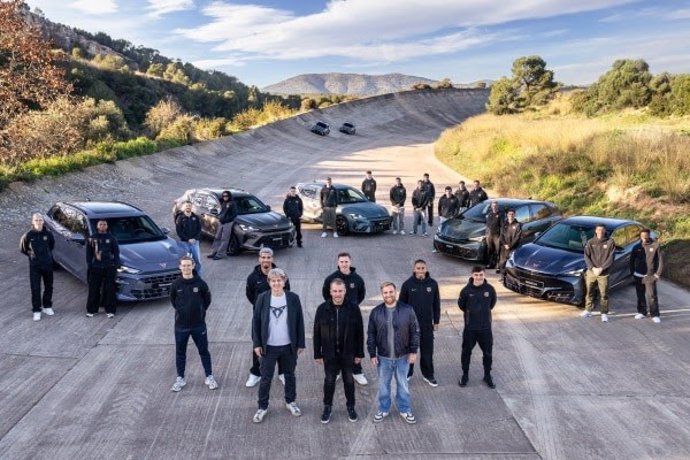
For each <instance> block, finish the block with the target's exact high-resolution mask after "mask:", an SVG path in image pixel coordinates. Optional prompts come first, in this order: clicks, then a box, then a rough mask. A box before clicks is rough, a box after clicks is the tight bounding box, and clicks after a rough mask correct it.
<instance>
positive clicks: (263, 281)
mask: <svg viewBox="0 0 690 460" xmlns="http://www.w3.org/2000/svg"><path fill="white" fill-rule="evenodd" d="M273 268H276V264H275V263H273V249H271V248H265V247H264V248H261V249H259V263H258V265H256V266H255V267H254V270H252V272H251V273H250V274H249V276H247V286H246V288H245V294H246V296H247V300H248V301H249V303H250V304H251V305H252V309H253V308H254V305H255V304H256V299H257V298H258V297H259V295H260V294H262V293H264V292H266V291H269V290H270V289H271V286H270V285H269V283H268V272H270V271H271V269H273ZM285 290H286V291H289V290H290V280H287V279H286V280H285ZM278 380H280V381H281V383H282V384H283V385H285V375H283V368H282V366H281V365H280V362H278ZM259 381H261V367H260V363H259V357H258V356H257V355H256V353H254V349H253V348H252V368H251V369H249V378H248V379H247V383H246V384H245V386H246V387H247V388H251V387H253V386H256V385H257V384H258V383H259Z"/></svg>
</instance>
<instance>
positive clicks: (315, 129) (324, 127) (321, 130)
mask: <svg viewBox="0 0 690 460" xmlns="http://www.w3.org/2000/svg"><path fill="white" fill-rule="evenodd" d="M311 132H312V133H314V134H318V135H319V136H328V135H329V134H330V133H331V127H330V126H328V124H327V123H324V122H323V121H317V122H316V124H314V126H312V127H311Z"/></svg>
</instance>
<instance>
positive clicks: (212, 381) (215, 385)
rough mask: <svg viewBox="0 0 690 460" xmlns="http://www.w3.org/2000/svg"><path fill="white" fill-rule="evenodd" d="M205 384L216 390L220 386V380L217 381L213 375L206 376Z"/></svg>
mask: <svg viewBox="0 0 690 460" xmlns="http://www.w3.org/2000/svg"><path fill="white" fill-rule="evenodd" d="M204 384H205V385H208V389H209V390H215V389H216V388H218V382H216V379H215V378H214V377H213V376H212V375H209V376H208V377H206V380H204Z"/></svg>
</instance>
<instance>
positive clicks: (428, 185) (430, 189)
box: [424, 173, 436, 225]
mask: <svg viewBox="0 0 690 460" xmlns="http://www.w3.org/2000/svg"><path fill="white" fill-rule="evenodd" d="M424 191H425V192H426V194H427V196H428V197H429V204H428V205H427V206H428V208H427V211H428V214H429V215H428V216H427V217H428V219H429V225H434V200H435V199H436V187H434V184H433V183H432V182H431V181H430V180H429V173H424Z"/></svg>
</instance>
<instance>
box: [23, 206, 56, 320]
mask: <svg viewBox="0 0 690 460" xmlns="http://www.w3.org/2000/svg"><path fill="white" fill-rule="evenodd" d="M43 223H44V221H43V216H42V215H41V214H39V213H35V214H34V215H33V216H32V217H31V230H29V231H28V232H26V233H25V234H24V235H23V236H22V238H21V240H20V242H19V250H20V251H21V253H22V254H24V255H26V256H27V257H28V258H29V282H30V285H31V306H32V312H33V319H34V321H40V319H41V312H43V313H45V314H46V315H48V316H53V315H54V314H55V312H54V311H53V249H54V248H55V239H54V238H53V234H52V233H50V232H48V230H46V228H45V227H44V226H43ZM41 280H43V296H41Z"/></svg>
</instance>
